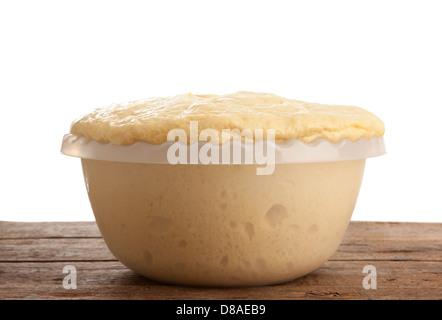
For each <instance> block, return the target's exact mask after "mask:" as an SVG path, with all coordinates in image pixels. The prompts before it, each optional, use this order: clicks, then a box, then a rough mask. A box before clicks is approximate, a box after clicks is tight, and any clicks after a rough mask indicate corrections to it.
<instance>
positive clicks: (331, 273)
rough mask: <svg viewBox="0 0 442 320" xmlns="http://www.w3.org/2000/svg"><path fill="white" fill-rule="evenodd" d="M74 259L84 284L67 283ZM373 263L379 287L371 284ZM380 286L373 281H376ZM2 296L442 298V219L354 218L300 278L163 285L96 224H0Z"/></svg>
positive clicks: (109, 297) (194, 298) (1, 297)
mask: <svg viewBox="0 0 442 320" xmlns="http://www.w3.org/2000/svg"><path fill="white" fill-rule="evenodd" d="M67 265H71V266H74V267H75V268H76V272H77V288H76V289H69V290H68V289H65V288H64V287H63V279H64V278H65V277H66V276H67V275H69V273H63V268H64V267H65V266H67ZM366 265H372V266H374V267H375V268H376V289H365V288H364V286H363V279H364V277H366V276H374V273H373V272H372V270H370V271H369V272H368V273H363V269H364V267H365V266H366ZM369 284H371V285H373V284H374V282H371V281H370V282H369ZM0 299H149V300H159V299H161V300H163V299H180V300H181V299H188V300H196V299H198V300H204V299H214V300H219V299H226V300H233V299H247V300H248V299H256V300H262V299H271V300H289V299H290V300H296V299H442V224H440V223H439V224H438V223H386V222H351V223H350V226H349V228H348V231H347V233H346V235H345V238H344V240H343V242H342V244H341V246H340V248H339V250H338V251H337V252H336V254H335V255H334V256H333V257H332V258H331V259H330V260H329V261H328V262H327V263H325V264H324V265H323V266H322V267H321V268H319V269H318V270H316V271H315V272H313V273H311V274H309V275H307V276H304V277H302V278H299V279H296V280H294V281H291V282H288V283H284V284H280V285H273V286H263V287H250V288H195V287H182V286H171V285H164V284H161V283H157V282H154V281H151V280H149V279H146V278H143V277H141V276H139V275H137V274H135V273H133V272H132V271H130V270H128V269H127V268H126V267H124V266H123V265H122V264H120V263H119V262H118V261H116V260H115V258H114V257H113V256H112V255H111V253H110V252H109V251H108V249H107V247H106V245H105V243H104V241H103V239H102V238H101V236H100V233H99V231H98V228H97V227H96V224H95V222H58V223H50V222H43V223H19V222H0Z"/></svg>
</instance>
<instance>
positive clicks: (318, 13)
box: [0, 0, 442, 222]
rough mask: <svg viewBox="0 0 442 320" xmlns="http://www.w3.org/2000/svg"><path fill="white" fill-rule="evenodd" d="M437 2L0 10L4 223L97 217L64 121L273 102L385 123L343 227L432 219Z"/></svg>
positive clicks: (441, 100)
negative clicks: (113, 112)
mask: <svg viewBox="0 0 442 320" xmlns="http://www.w3.org/2000/svg"><path fill="white" fill-rule="evenodd" d="M441 17H442V3H441V1H428V0H420V1H404V0H401V1H392V0H382V1H375V0H370V1H357V0H352V1H336V0H334V1H314V0H309V1H307V0H306V1H293V0H292V1H275V0H272V1H257V0H254V1H242V0H236V1H227V0H223V1H208V0H206V1H189V0H186V1H166V0H162V1H150V2H149V1H109V0H107V1H96V0H94V1H91V0H88V1H78V0H77V1H60V0H57V1H45V0H40V1H19V0H15V1H1V2H0V105H1V112H0V121H1V122H0V139H1V140H0V141H1V158H0V159H1V160H0V161H1V166H0V170H1V178H0V179H1V184H0V186H1V198H0V220H13V221H75V220H93V219H94V217H93V214H92V211H91V209H90V206H89V202H88V198H87V194H86V190H85V186H84V183H83V178H82V172H81V166H80V160H79V159H76V158H71V157H66V156H63V155H61V154H60V152H59V150H60V146H61V140H62V136H63V134H65V133H67V132H68V131H69V127H70V124H71V122H72V121H73V120H74V119H76V118H77V117H78V116H80V115H81V114H83V113H86V112H89V111H91V110H92V109H93V108H95V107H98V106H102V105H107V104H110V103H113V102H121V101H127V100H135V99H141V98H147V97H152V96H162V95H174V94H180V93H187V92H192V93H200V94H201V93H230V92H235V91H238V90H251V91H264V92H271V93H275V94H278V95H282V96H285V97H287V98H293V99H298V100H305V101H310V102H321V103H330V104H333V103H336V104H349V105H357V106H360V107H363V108H365V109H368V110H370V111H372V112H373V113H375V114H376V115H378V116H379V117H380V118H381V119H382V120H383V121H384V122H385V125H386V133H385V141H386V144H387V151H388V154H387V155H385V156H382V157H378V158H373V159H368V161H367V166H366V172H365V176H364V181H363V184H362V188H361V192H360V196H359V199H358V203H357V205H356V208H355V211H354V215H353V220H371V221H422V222H442V202H441V198H442V185H441V184H442V169H441V164H440V163H441V158H442V151H441V148H442V133H441V132H442V111H441V110H442V97H441V91H442V62H441V61H442V18H441Z"/></svg>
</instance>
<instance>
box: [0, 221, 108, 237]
mask: <svg viewBox="0 0 442 320" xmlns="http://www.w3.org/2000/svg"><path fill="white" fill-rule="evenodd" d="M72 237H74V238H75V237H76V238H78V237H80V238H91V237H92V238H94V237H95V238H96V237H101V234H100V231H99V230H98V227H97V224H96V223H95V222H93V221H84V222H68V223H66V222H11V221H0V239H36V238H40V239H41V238H72Z"/></svg>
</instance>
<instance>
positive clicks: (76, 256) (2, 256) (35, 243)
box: [0, 238, 115, 262]
mask: <svg viewBox="0 0 442 320" xmlns="http://www.w3.org/2000/svg"><path fill="white" fill-rule="evenodd" d="M83 260H86V261H90V260H97V261H101V260H115V258H114V257H113V255H112V254H111V253H110V251H109V249H108V248H107V247H106V244H105V242H104V240H103V238H55V239H47V238H43V239H33V238H31V239H0V261H11V262H13V261H18V262H21V261H83Z"/></svg>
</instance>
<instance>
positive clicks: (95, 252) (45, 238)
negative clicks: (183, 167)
mask: <svg viewBox="0 0 442 320" xmlns="http://www.w3.org/2000/svg"><path fill="white" fill-rule="evenodd" d="M71 224H72V226H71ZM31 225H33V226H34V227H33V228H32V226H31ZM31 225H28V224H23V227H20V225H17V224H15V223H13V227H12V228H9V227H8V223H3V225H2V226H3V228H4V229H6V230H14V231H13V232H10V233H9V235H8V237H5V238H3V239H0V261H68V260H71V261H80V260H87V261H90V260H113V259H114V258H113V256H112V254H111V253H110V252H109V250H108V249H107V247H106V245H105V243H104V241H103V239H102V238H99V237H96V236H94V237H92V238H83V237H82V236H80V235H81V234H87V235H90V234H91V233H90V232H88V231H87V230H89V231H90V230H93V228H96V225H95V223H94V222H90V223H68V224H67V223H54V226H52V225H51V223H46V224H34V223H32V224H31ZM70 226H71V227H70ZM401 226H403V227H401ZM422 228H425V232H422ZM20 229H21V231H20ZM416 229H418V230H419V229H420V231H419V232H418V231H416ZM28 230H30V231H28ZM39 230H40V231H39ZM85 230H86V232H85ZM97 230H98V229H97ZM50 232H54V233H53V234H55V235H56V236H54V237H50V235H51V233H50ZM62 232H66V233H65V234H66V237H63V233H62ZM19 234H23V237H24V238H13V237H11V236H12V235H14V236H18V235H19ZM28 234H31V235H32V237H28ZM392 234H394V235H395V236H394V237H393V236H392ZM408 235H411V236H408ZM36 236H40V237H42V238H35V237H36ZM441 239H442V224H430V225H427V224H424V225H423V226H421V227H418V224H391V223H373V222H370V223H361V222H352V223H351V224H350V226H349V228H348V232H347V233H346V235H345V237H344V239H343V241H342V243H341V245H340V247H339V249H338V251H337V252H336V253H335V254H334V255H333V257H331V260H361V261H362V260H367V259H368V260H403V261H408V260H416V261H442V241H441Z"/></svg>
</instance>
